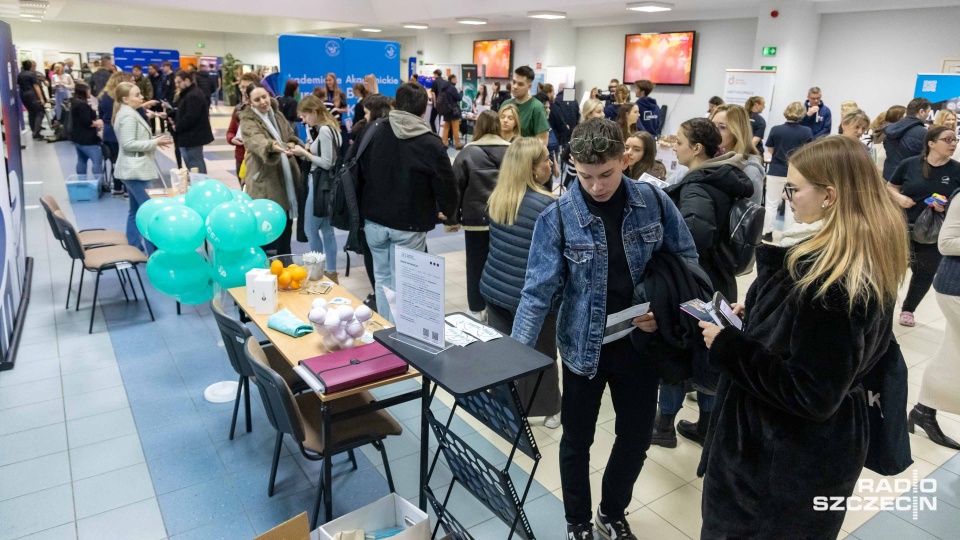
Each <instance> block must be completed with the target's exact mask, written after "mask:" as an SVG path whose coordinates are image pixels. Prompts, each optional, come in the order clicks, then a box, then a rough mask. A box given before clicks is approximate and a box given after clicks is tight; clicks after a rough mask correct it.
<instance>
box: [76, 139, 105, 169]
mask: <svg viewBox="0 0 960 540" xmlns="http://www.w3.org/2000/svg"><path fill="white" fill-rule="evenodd" d="M74 146H76V147H77V174H87V162H88V161H92V162H93V174H103V150H102V149H101V148H100V145H99V144H84V145H80V144H77V145H74Z"/></svg>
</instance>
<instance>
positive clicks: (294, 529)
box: [254, 512, 320, 540]
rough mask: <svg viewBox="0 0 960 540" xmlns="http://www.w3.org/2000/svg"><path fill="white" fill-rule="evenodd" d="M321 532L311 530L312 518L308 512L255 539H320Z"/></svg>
mask: <svg viewBox="0 0 960 540" xmlns="http://www.w3.org/2000/svg"><path fill="white" fill-rule="evenodd" d="M319 538H320V533H318V532H317V531H313V533H311V532H310V520H309V519H307V513H306V512H303V513H302V514H300V515H299V516H295V517H292V518H290V519H288V520H287V521H284V522H283V523H281V524H279V525H277V526H276V527H274V528H272V529H270V530H269V531H267V532H265V533H263V534H261V535H260V536H258V537H256V538H255V539H254V540H318V539H319Z"/></svg>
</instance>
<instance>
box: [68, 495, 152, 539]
mask: <svg viewBox="0 0 960 540" xmlns="http://www.w3.org/2000/svg"><path fill="white" fill-rule="evenodd" d="M77 531H78V532H79V538H80V540H100V539H103V538H110V539H111V540H125V539H129V540H160V539H162V538H166V536H167V531H166V529H165V528H164V526H163V518H162V517H161V516H160V507H159V505H157V499H155V498H150V499H147V500H144V501H140V502H137V503H134V504H130V505H127V506H123V507H121V508H117V509H114V510H110V511H108V512H104V513H102V514H97V515H95V516H92V517H88V518H85V519H79V520H77Z"/></svg>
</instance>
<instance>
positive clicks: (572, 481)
mask: <svg viewBox="0 0 960 540" xmlns="http://www.w3.org/2000/svg"><path fill="white" fill-rule="evenodd" d="M608 384H609V385H610V397H611V398H612V399H613V408H614V410H615V411H616V414H617V418H616V420H615V422H616V423H615V426H616V440H615V441H614V443H613V449H612V451H611V453H610V459H608V460H607V467H606V469H605V470H604V472H603V487H602V490H601V500H600V509H601V510H602V511H603V514H604V515H605V516H607V517H610V518H613V519H623V513H624V511H625V510H626V508H627V506H628V505H629V504H630V500H631V498H632V497H633V485H634V484H635V483H636V482H637V478H638V477H639V476H640V469H642V468H643V462H644V461H645V460H646V459H647V449H649V448H650V439H651V437H652V435H653V422H654V417H655V416H656V413H657V387H658V384H659V379H658V377H657V373H656V371H654V369H653V367H652V366H651V365H650V363H649V362H644V361H643V360H642V359H640V358H639V357H636V358H631V359H629V360H623V359H615V360H614V361H611V359H610V358H608V357H605V355H604V353H603V351H601V353H600V364H599V366H598V370H597V374H596V376H594V377H593V378H592V379H589V378H587V377H584V376H582V375H577V374H575V373H573V372H572V371H570V370H569V369H568V368H567V367H566V365H564V366H563V400H562V414H561V422H562V423H563V437H562V438H561V439H560V483H561V485H562V488H563V509H564V512H565V514H566V518H567V523H570V524H580V523H588V522H590V518H591V515H592V511H593V506H592V503H591V501H590V446H591V445H592V444H593V436H594V432H595V431H596V429H597V416H598V415H599V414H600V400H601V399H602V397H603V390H604V388H605V387H606V386H607V385H608Z"/></svg>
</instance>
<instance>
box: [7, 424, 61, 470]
mask: <svg viewBox="0 0 960 540" xmlns="http://www.w3.org/2000/svg"><path fill="white" fill-rule="evenodd" d="M66 449H67V429H66V426H65V425H64V424H62V423H59V424H51V425H49V426H44V427H41V428H37V429H31V430H28V431H21V432H19V433H12V434H10V435H4V436H3V437H0V466H3V465H10V464H11V463H17V462H18V461H25V460H28V459H33V458H37V457H41V456H47V455H50V454H56V453H57V452H63V451H65V450H66Z"/></svg>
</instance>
